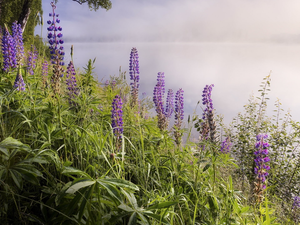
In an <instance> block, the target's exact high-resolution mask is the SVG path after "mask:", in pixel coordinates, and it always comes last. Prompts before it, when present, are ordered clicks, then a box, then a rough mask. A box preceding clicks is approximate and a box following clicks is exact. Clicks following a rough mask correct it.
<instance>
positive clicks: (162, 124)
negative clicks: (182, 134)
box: [153, 72, 167, 130]
mask: <svg viewBox="0 0 300 225" xmlns="http://www.w3.org/2000/svg"><path fill="white" fill-rule="evenodd" d="M164 78H165V76H164V73H163V72H159V73H158V74H157V83H156V85H155V87H154V90H153V102H154V104H155V109H156V113H157V117H158V128H159V129H160V130H164V129H165V128H166V127H167V119H166V116H165V110H164V101H163V99H164V94H165V79H164Z"/></svg>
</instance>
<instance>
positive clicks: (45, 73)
mask: <svg viewBox="0 0 300 225" xmlns="http://www.w3.org/2000/svg"><path fill="white" fill-rule="evenodd" d="M47 79H48V61H47V60H46V59H45V60H44V62H43V65H42V82H43V86H44V87H45V88H47V86H48V84H47Z"/></svg>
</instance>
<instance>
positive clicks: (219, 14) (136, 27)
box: [43, 0, 300, 43]
mask: <svg viewBox="0 0 300 225" xmlns="http://www.w3.org/2000/svg"><path fill="white" fill-rule="evenodd" d="M50 2H51V1H50V0H43V8H44V13H45V14H44V15H45V20H46V19H47V15H48V12H49V11H50V7H49V6H50ZM112 5H113V6H112V9H110V10H108V11H105V10H103V9H99V10H98V11H97V12H94V11H90V10H89V9H88V7H87V5H86V4H83V5H79V4H78V3H76V2H73V1H71V0H60V1H59V2H58V4H57V12H62V13H61V14H60V15H61V18H62V22H63V25H64V27H65V30H64V32H65V34H72V35H71V36H69V35H68V36H67V37H66V38H67V39H68V40H78V41H87V40H94V41H140V42H145V41H158V42H161V41H166V42H169V41H174V42H215V41H216V42H270V41H271V42H297V43H298V42H299V37H300V26H299V24H300V13H299V10H300V2H299V1H298V0H288V1H284V0H185V1H182V0H126V1H121V0H119V1H114V0H112ZM74 24H76V25H74ZM66 32H67V33H66Z"/></svg>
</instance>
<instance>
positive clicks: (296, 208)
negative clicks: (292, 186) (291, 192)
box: [292, 196, 300, 223]
mask: <svg viewBox="0 0 300 225" xmlns="http://www.w3.org/2000/svg"><path fill="white" fill-rule="evenodd" d="M299 214H300V196H295V197H294V202H293V206H292V217H293V220H294V222H295V223H298V222H299V221H300V216H299Z"/></svg>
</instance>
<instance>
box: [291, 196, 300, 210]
mask: <svg viewBox="0 0 300 225" xmlns="http://www.w3.org/2000/svg"><path fill="white" fill-rule="evenodd" d="M295 208H300V196H295V197H294V202H293V206H292V209H295Z"/></svg>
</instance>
